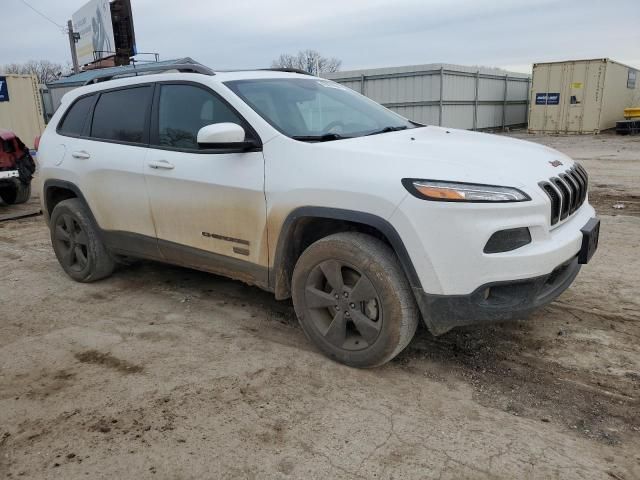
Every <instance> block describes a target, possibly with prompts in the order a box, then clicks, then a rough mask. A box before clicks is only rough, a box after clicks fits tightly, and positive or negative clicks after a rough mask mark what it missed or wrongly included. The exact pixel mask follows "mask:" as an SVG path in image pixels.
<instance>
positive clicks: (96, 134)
mask: <svg viewBox="0 0 640 480" xmlns="http://www.w3.org/2000/svg"><path fill="white" fill-rule="evenodd" d="M151 91H152V89H151V87H149V86H144V87H134V88H127V89H123V90H115V91H111V92H104V93H102V94H101V95H100V98H99V99H98V103H96V107H95V109H94V112H93V123H92V125H91V136H92V137H93V138H96V139H104V140H114V141H119V142H127V143H143V142H144V141H145V132H146V122H147V117H148V111H149V108H150V105H151Z"/></svg>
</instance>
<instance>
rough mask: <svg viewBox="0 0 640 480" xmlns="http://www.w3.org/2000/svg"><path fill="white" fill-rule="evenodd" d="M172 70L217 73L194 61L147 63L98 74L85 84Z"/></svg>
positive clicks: (203, 73)
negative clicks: (160, 63) (161, 63)
mask: <svg viewBox="0 0 640 480" xmlns="http://www.w3.org/2000/svg"><path fill="white" fill-rule="evenodd" d="M171 70H177V71H179V72H181V73H201V74H202V75H215V72H214V71H213V70H211V69H210V68H209V67H205V66H204V65H200V64H193V63H175V64H164V65H153V64H151V65H150V64H146V65H143V66H140V67H137V68H131V69H127V70H126V71H122V72H114V71H110V72H105V73H104V75H98V76H95V77H93V78H92V79H91V80H89V81H87V83H86V84H85V85H89V84H92V83H99V82H106V81H108V80H114V79H116V78H127V77H137V76H139V75H147V74H153V73H162V72H168V71H171Z"/></svg>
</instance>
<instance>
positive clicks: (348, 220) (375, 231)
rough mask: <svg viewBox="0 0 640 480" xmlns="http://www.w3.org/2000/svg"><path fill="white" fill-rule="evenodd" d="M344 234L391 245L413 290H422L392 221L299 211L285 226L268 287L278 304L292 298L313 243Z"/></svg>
mask: <svg viewBox="0 0 640 480" xmlns="http://www.w3.org/2000/svg"><path fill="white" fill-rule="evenodd" d="M344 231H359V232H363V233H368V234H371V235H372V236H375V237H377V238H380V239H381V240H383V241H385V242H386V243H388V244H389V245H390V246H391V248H392V249H393V251H394V252H395V254H396V256H397V257H398V260H399V261H400V264H401V266H402V269H403V271H404V273H405V275H406V276H407V279H408V280H409V284H410V285H411V287H414V288H415V287H417V288H421V284H420V279H419V277H418V274H417V272H416V270H415V268H414V266H413V263H412V261H411V258H410V257H409V252H408V251H407V249H406V247H405V245H404V242H403V241H402V239H401V237H400V235H399V234H398V232H397V231H396V229H395V228H394V227H393V225H392V224H391V223H389V221H387V220H385V219H384V218H382V217H379V216H377V215H374V214H371V213H366V212H359V211H355V210H344V209H338V208H329V207H313V206H306V207H299V208H296V209H295V210H293V211H291V212H290V213H289V215H288V216H287V217H286V219H285V220H284V222H283V223H282V227H281V229H280V234H279V235H278V241H277V244H276V251H275V256H274V262H273V266H272V268H270V269H269V285H270V286H271V288H272V289H273V291H274V293H275V296H276V298H277V299H279V300H283V299H286V298H289V297H290V296H291V277H292V275H293V268H294V266H295V264H296V261H297V259H298V258H299V256H300V255H301V254H302V252H303V251H304V250H305V248H306V247H307V246H308V245H310V244H311V243H313V242H315V241H316V240H319V239H320V238H324V237H326V236H328V235H331V234H333V233H338V232H344Z"/></svg>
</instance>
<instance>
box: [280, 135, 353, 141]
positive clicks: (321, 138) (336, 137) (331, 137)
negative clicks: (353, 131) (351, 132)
mask: <svg viewBox="0 0 640 480" xmlns="http://www.w3.org/2000/svg"><path fill="white" fill-rule="evenodd" d="M291 138H293V139H294V140H300V141H301V142H330V141H331V140H343V139H345V138H351V137H343V136H342V135H340V134H339V133H324V134H322V135H296V136H293V137H291Z"/></svg>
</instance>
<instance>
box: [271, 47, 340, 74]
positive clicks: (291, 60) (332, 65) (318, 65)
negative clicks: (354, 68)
mask: <svg viewBox="0 0 640 480" xmlns="http://www.w3.org/2000/svg"><path fill="white" fill-rule="evenodd" d="M341 65H342V60H338V59H337V58H333V57H332V58H328V57H323V56H322V55H321V54H320V53H319V52H317V51H315V50H302V51H300V52H298V53H297V54H296V55H291V54H288V53H283V54H282V55H280V56H279V57H278V58H277V59H276V60H274V61H273V62H272V63H271V67H273V68H297V69H299V70H304V71H305V72H309V73H310V74H312V75H319V74H321V73H330V72H337V71H339V70H340V66H341Z"/></svg>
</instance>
